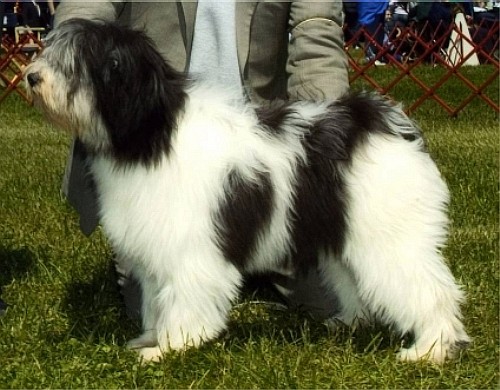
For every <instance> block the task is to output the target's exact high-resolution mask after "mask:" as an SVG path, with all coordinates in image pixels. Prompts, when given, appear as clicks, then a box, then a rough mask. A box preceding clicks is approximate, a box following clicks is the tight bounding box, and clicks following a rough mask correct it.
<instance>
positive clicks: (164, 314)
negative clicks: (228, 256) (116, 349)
mask: <svg viewBox="0 0 500 390" xmlns="http://www.w3.org/2000/svg"><path fill="white" fill-rule="evenodd" d="M172 268H173V269H172V272H171V273H170V275H169V276H170V277H169V278H168V279H169V280H168V283H166V284H165V286H163V287H161V288H160V289H159V293H158V295H157V296H156V297H155V298H153V300H154V309H155V315H156V323H155V334H154V335H155V337H156V338H157V341H158V344H157V345H156V346H154V347H146V348H142V349H141V350H140V351H139V353H140V355H141V357H142V358H143V359H144V360H153V361H156V360H159V359H160V358H161V356H162V354H163V353H165V352H168V351H169V350H184V349H186V348H188V347H197V346H199V345H200V344H202V343H203V342H206V341H209V340H212V339H214V338H215V337H217V336H218V335H219V334H220V333H221V332H222V331H224V329H225V328H226V322H227V317H228V313H229V310H230V308H231V304H232V302H233V301H234V300H235V299H236V297H237V295H238V292H239V287H240V285H241V281H242V276H241V274H240V272H239V271H238V270H237V269H236V267H234V266H233V265H232V264H231V263H230V262H228V261H226V260H225V259H223V258H220V257H218V256H214V257H212V258H211V256H210V254H208V253H204V254H202V255H200V256H195V258H192V257H191V258H190V259H187V260H185V261H179V262H178V263H177V264H176V266H175V267H172ZM149 299H151V297H150V298H149Z"/></svg>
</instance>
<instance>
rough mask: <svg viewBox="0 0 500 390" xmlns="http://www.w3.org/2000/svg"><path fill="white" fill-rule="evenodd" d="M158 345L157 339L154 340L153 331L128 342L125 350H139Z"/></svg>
mask: <svg viewBox="0 0 500 390" xmlns="http://www.w3.org/2000/svg"><path fill="white" fill-rule="evenodd" d="M157 345H158V339H157V338H156V332H155V331H152V330H150V331H147V332H144V333H143V334H142V335H140V336H139V337H137V338H135V339H132V340H130V341H129V342H128V343H127V348H129V349H141V348H147V347H156V346H157Z"/></svg>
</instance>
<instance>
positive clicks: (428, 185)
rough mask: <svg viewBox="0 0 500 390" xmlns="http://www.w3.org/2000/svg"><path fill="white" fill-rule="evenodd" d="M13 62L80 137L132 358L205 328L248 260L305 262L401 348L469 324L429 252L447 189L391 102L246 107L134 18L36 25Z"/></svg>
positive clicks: (442, 229) (216, 330)
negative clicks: (137, 289) (172, 62)
mask: <svg viewBox="0 0 500 390" xmlns="http://www.w3.org/2000/svg"><path fill="white" fill-rule="evenodd" d="M166 39H168V37H166ZM26 80H27V82H28V84H29V89H30V90H31V93H32V95H33V98H34V101H35V103H36V104H37V105H38V106H39V107H41V108H42V110H43V111H44V112H45V113H46V114H47V115H48V117H49V118H50V119H51V121H53V122H54V123H56V124H58V125H60V126H62V127H64V128H66V129H69V130H70V131H71V132H72V134H73V135H74V136H76V137H78V138H79V139H80V140H81V142H82V143H83V144H84V145H85V146H86V148H87V150H88V151H89V160H88V163H89V166H90V170H91V172H92V174H93V177H94V180H95V184H96V188H97V193H98V197H99V207H100V218H101V223H102V225H103V228H104V230H105V232H106V234H107V237H108V238H109V240H110V242H111V244H112V246H113V248H114V250H115V251H116V252H117V255H118V256H120V257H121V258H125V259H128V261H129V264H127V267H128V268H129V269H130V270H131V271H132V273H133V275H135V276H136V277H137V279H138V280H139V282H140V284H141V287H142V290H143V307H142V318H143V329H144V333H143V334H142V335H141V336H140V337H138V338H137V339H134V340H132V341H131V342H130V343H129V345H130V346H131V347H132V348H136V349H138V350H139V352H140V354H141V356H142V357H143V358H144V359H158V358H159V357H160V356H161V354H162V353H163V352H165V351H168V350H169V349H184V348H186V347H188V346H198V345H200V344H201V343H202V342H205V341H208V340H211V339H214V338H215V337H217V336H218V335H219V334H220V333H221V332H222V331H223V330H224V329H225V328H226V325H227V318H228V312H229V311H230V308H231V304H232V302H234V301H235V299H236V298H237V296H238V293H239V290H240V287H241V285H242V280H243V278H244V276H245V275H248V274H255V273H265V272H269V271H274V270H281V269H287V270H289V271H290V272H295V271H296V272H304V271H306V270H307V269H308V268H311V267H318V268H319V270H320V273H321V275H322V282H323V283H324V285H325V286H326V287H327V288H330V289H332V290H333V291H334V292H335V294H336V295H337V296H338V298H339V301H340V304H341V309H340V312H339V314H338V316H337V317H338V320H340V321H342V322H344V323H347V324H352V323H353V322H354V321H356V320H359V319H363V320H376V321H379V322H381V323H382V324H386V325H389V326H391V327H392V328H393V329H395V330H397V331H398V332H400V333H401V334H412V335H413V339H414V343H413V344H412V345H410V346H409V347H408V348H403V349H402V350H401V352H400V358H401V359H402V360H418V359H430V360H433V361H436V362H442V361H444V360H445V359H446V358H447V357H451V356H452V355H453V354H454V352H456V351H457V350H458V348H459V347H461V346H463V345H465V344H466V343H467V342H468V340H469V338H468V336H467V334H466V332H465V330H464V326H463V325H462V322H461V315H460V308H459V305H460V303H461V301H462V300H463V294H462V292H461V290H460V288H459V287H458V286H457V285H456V283H455V281H454V278H453V276H452V274H451V272H450V270H449V269H448V267H447V266H446V264H445V262H444V260H443V257H442V254H441V249H442V247H443V245H444V244H445V241H446V236H447V222H448V219H447V213H446V212H447V204H448V200H449V193H448V189H447V186H446V185H445V183H444V181H443V179H442V178H441V176H440V173H439V171H438V169H437V168H436V165H435V164H434V162H433V161H432V159H431V158H430V156H429V154H428V153H427V151H426V149H425V146H424V141H423V140H422V135H421V133H420V132H419V130H418V129H417V128H416V127H415V125H414V124H413V123H412V122H411V121H410V120H409V119H408V118H407V117H406V116H405V115H404V113H403V112H402V111H401V109H400V108H399V107H395V106H394V105H392V104H391V103H389V102H387V101H385V100H384V99H382V98H380V97H376V96H373V95H368V94H357V95H347V96H344V97H343V98H341V99H339V100H336V101H327V102H320V103H313V102H307V101H295V102H286V103H283V102H282V103H273V104H270V105H269V106H266V107H256V106H253V105H250V104H248V103H247V102H244V101H243V100H241V101H239V100H238V99H233V98H231V97H230V96H229V95H228V94H224V93H222V92H220V91H216V90H215V89H214V88H212V87H208V86H207V85H203V83H196V82H194V83H191V84H189V83H188V82H186V81H185V80H184V79H183V77H182V76H181V75H179V74H178V73H177V72H175V71H174V70H173V69H172V68H171V67H170V66H169V65H168V64H166V63H165V62H164V60H163V59H162V57H161V56H160V55H159V54H158V52H157V51H156V50H155V48H154V47H153V45H152V43H151V42H150V41H149V40H148V38H146V37H145V35H144V34H143V33H141V32H137V31H132V30H129V29H124V28H122V27H118V26H116V25H113V24H107V23H100V22H99V23H97V22H89V21H84V20H72V21H69V22H66V23H63V24H61V25H60V26H59V27H58V28H57V29H56V30H54V31H53V32H52V33H51V34H50V35H49V36H48V37H47V40H46V47H45V49H44V50H43V52H42V53H41V55H40V56H39V57H38V58H37V59H36V60H35V61H34V62H33V64H32V65H31V66H29V68H28V69H27V71H26Z"/></svg>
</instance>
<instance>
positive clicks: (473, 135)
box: [0, 87, 499, 389]
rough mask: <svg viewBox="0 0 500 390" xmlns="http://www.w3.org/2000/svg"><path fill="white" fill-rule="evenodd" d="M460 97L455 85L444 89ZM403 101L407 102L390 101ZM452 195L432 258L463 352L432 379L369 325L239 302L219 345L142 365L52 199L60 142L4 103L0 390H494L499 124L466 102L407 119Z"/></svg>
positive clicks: (104, 250)
mask: <svg viewBox="0 0 500 390" xmlns="http://www.w3.org/2000/svg"><path fill="white" fill-rule="evenodd" d="M457 88H460V87H457ZM395 97H396V98H397V99H399V100H403V101H406V102H407V103H408V102H409V101H410V100H411V99H412V98H413V97H412V95H411V94H407V93H405V91H401V93H400V94H399V95H397V94H396V96H395ZM415 119H416V120H417V121H418V122H419V123H420V125H421V127H422V128H423V129H424V133H425V135H426V138H427V141H428V146H429V150H430V152H431V154H432V155H433V157H434V158H435V159H436V161H437V164H438V165H439V167H440V169H441V171H442V172H443V175H444V177H445V178H446V180H447V182H448V184H449V186H450V188H451V192H452V197H453V198H452V204H451V210H450V215H451V219H452V228H451V236H450V240H449V246H448V247H447V249H446V251H445V255H446V257H447V259H448V261H449V264H450V267H451V268H452V270H453V272H454V274H455V275H456V277H457V279H458V280H459V281H460V282H461V283H462V284H463V285H464V288H465V291H466V293H467V297H468V301H467V303H466V304H465V306H464V315H465V323H466V326H467V329H468V331H469V333H470V335H471V336H472V337H473V339H474V342H473V344H472V345H471V348H470V349H468V350H467V351H465V352H464V353H462V354H461V356H460V357H459V358H458V360H456V361H453V362H449V363H446V364H445V365H444V366H442V367H438V366H434V365H432V364H427V363H418V364H402V363H399V362H398V361H397V360H396V358H395V351H396V350H397V348H398V346H399V340H398V338H397V337H396V336H395V335H393V334H391V332H390V331H389V330H388V329H385V328H379V327H373V328H368V329H362V330H356V331H351V330H348V329H341V330H339V331H338V332H336V333H331V332H329V331H328V330H327V329H326V328H325V327H324V326H323V325H321V324H319V323H316V322H314V321H312V320H310V319H308V318H306V317H304V316H301V315H299V314H297V313H289V312H280V311H276V310H275V309H272V308H270V307H267V306H265V305H258V304H254V303H251V302H250V301H249V299H246V298H245V299H243V300H242V302H241V304H240V305H238V306H237V307H236V308H235V309H233V310H232V312H231V322H230V326H229V331H228V333H227V334H226V335H225V336H224V337H221V338H220V339H219V340H216V341H214V342H212V343H209V344H207V345H205V346H203V347H202V348H200V349H198V350H189V351H187V352H186V353H172V354H171V355H169V356H168V358H167V359H166V360H165V361H164V362H162V363H159V364H147V365H144V366H141V365H139V364H138V363H137V360H136V355H135V353H133V352H131V351H128V350H127V349H126V348H125V347H124V343H125V342H126V340H127V339H129V338H132V337H134V336H135V335H137V333H138V331H139V328H138V325H137V324H136V323H134V322H132V321H129V320H128V319H127V317H126V316H125V314H124V310H123V306H122V302H121V300H120V295H119V293H118V290H117V287H116V284H115V275H114V273H113V270H112V266H111V251H110V249H109V247H108V246H107V244H106V241H105V239H104V237H103V235H102V232H100V231H98V232H96V233H94V234H93V235H92V236H91V238H90V239H89V238H86V237H84V236H83V235H82V234H81V233H80V231H79V229H78V225H77V218H76V214H75V213H74V211H73V210H72V209H71V208H70V207H69V206H67V205H66V204H65V202H64V199H63V198H62V197H61V195H60V191H59V188H60V183H61V176H62V172H63V169H64V164H65V158H66V153H67V146H68V143H69V138H68V136H67V135H65V134H61V133H60V132H58V131H56V130H54V129H53V128H52V127H51V126H49V125H48V124H47V123H46V122H45V121H44V120H43V119H42V118H41V116H40V115H39V114H38V113H37V112H36V110H34V109H32V108H30V107H28V106H27V105H26V104H25V103H24V102H23V101H21V100H20V99H19V98H17V96H15V95H11V96H10V97H9V98H8V99H7V100H6V101H5V102H4V103H3V104H2V105H1V106H0V135H1V141H0V286H3V296H2V297H3V298H4V299H5V300H6V301H7V302H8V303H9V304H10V307H9V308H8V310H7V312H6V314H5V315H4V316H3V317H0V388H41V387H44V388H76V387H78V388H134V387H141V388H186V387H194V388H216V387H220V388H434V389H437V388H468V389H470V388H498V383H499V375H498V374H499V313H498V311H499V310H498V309H499V288H498V287H499V272H498V271H499V264H498V248H499V245H498V243H499V242H498V234H499V229H498V225H499V221H498V217H499V215H498V212H499V202H498V189H499V188H498V177H499V160H498V157H499V155H498V152H499V150H498V149H499V147H498V146H499V139H498V118H497V116H496V114H495V113H494V112H493V111H492V110H491V109H488V108H487V107H486V106H485V105H484V104H482V103H481V102H475V103H474V104H472V105H471V106H470V107H468V108H467V109H466V110H465V111H464V112H463V113H461V114H460V115H459V117H458V118H454V119H451V118H448V117H447V116H446V115H445V114H444V113H443V112H442V111H441V110H439V109H438V108H436V107H435V106H434V105H431V104H426V105H424V107H422V108H421V109H420V110H419V111H418V112H417V113H416V115H415Z"/></svg>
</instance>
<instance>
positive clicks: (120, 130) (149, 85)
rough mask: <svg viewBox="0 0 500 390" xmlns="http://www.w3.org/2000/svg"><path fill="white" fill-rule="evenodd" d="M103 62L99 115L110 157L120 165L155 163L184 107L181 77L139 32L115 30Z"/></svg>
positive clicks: (117, 28)
mask: <svg viewBox="0 0 500 390" xmlns="http://www.w3.org/2000/svg"><path fill="white" fill-rule="evenodd" d="M113 32H114V34H115V35H114V40H113V43H114V45H113V48H112V49H111V50H110V51H109V52H108V54H107V56H106V58H105V59H103V66H102V68H101V70H100V71H99V72H100V76H99V77H98V82H97V84H98V85H97V86H96V87H95V88H96V95H97V109H98V110H99V111H100V113H101V116H102V118H103V120H104V122H105V124H106V127H107V129H108V132H109V135H110V139H111V143H112V148H113V150H112V153H113V154H114V157H115V158H117V159H118V160H121V161H123V162H143V163H145V164H150V163H156V162H157V161H158V159H159V158H160V156H161V155H162V153H166V152H168V150H169V147H170V137H171V134H172V132H173V131H174V129H175V125H176V118H177V115H178V113H179V111H180V110H181V109H182V107H183V106H184V100H185V92H184V76H183V75H181V74H180V73H178V72H176V71H175V70H174V69H173V68H172V67H170V66H169V65H168V64H167V63H166V62H165V60H164V59H163V58H162V57H161V55H160V54H159V53H158V51H157V50H156V49H155V47H154V46H153V44H152V43H151V41H150V40H149V39H148V38H147V37H146V36H145V35H144V34H143V33H141V32H137V31H132V30H127V29H123V28H119V27H116V28H115V30H113Z"/></svg>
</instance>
